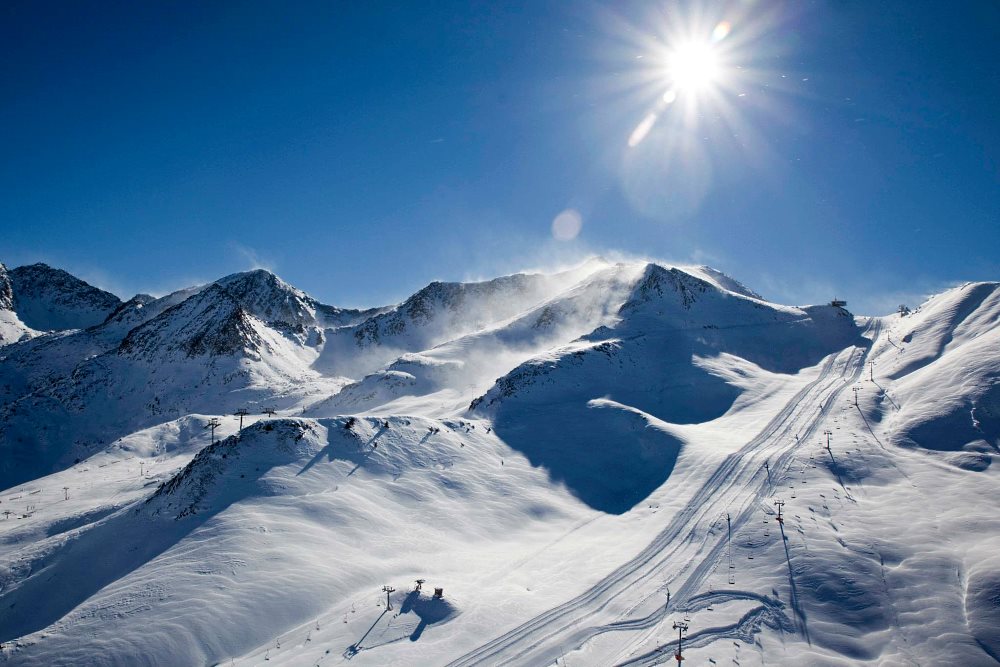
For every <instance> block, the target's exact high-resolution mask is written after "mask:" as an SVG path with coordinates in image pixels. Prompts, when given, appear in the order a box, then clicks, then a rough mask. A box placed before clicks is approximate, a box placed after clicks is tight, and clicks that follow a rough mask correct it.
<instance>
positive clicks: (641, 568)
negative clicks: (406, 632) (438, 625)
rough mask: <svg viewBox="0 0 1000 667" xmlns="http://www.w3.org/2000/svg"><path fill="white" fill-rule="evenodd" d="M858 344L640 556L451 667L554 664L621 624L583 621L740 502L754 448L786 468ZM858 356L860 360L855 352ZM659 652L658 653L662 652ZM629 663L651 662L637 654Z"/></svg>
mask: <svg viewBox="0 0 1000 667" xmlns="http://www.w3.org/2000/svg"><path fill="white" fill-rule="evenodd" d="M880 329H881V324H880V323H878V322H874V323H871V322H870V323H869V325H868V327H867V329H866V331H865V333H867V334H871V339H870V340H873V341H874V340H875V339H876V338H877V337H878V334H879V331H880ZM856 349H857V348H851V349H850V350H848V351H846V352H842V353H840V354H838V355H833V356H831V358H830V359H828V360H827V361H826V362H825V363H824V365H823V368H822V369H821V371H820V373H819V376H818V377H817V378H816V379H815V380H813V381H812V382H810V383H809V384H808V385H806V387H804V388H803V389H801V390H800V391H799V392H798V393H797V394H795V395H794V396H793V397H792V399H791V400H790V401H788V403H787V404H786V405H785V406H784V408H782V410H781V411H780V412H779V413H778V414H777V415H775V417H774V418H773V419H772V420H771V421H770V422H769V423H768V424H767V426H765V427H764V429H763V430H762V431H761V432H760V433H759V434H758V435H757V436H756V437H754V438H753V439H752V440H750V441H749V442H748V443H747V444H746V445H744V446H743V447H742V448H741V449H740V450H739V451H738V452H734V453H732V454H730V455H728V456H727V457H726V459H725V461H723V463H722V464H721V465H720V466H719V468H718V469H716V471H715V472H714V473H713V474H712V475H711V476H710V477H709V478H708V480H706V481H705V483H704V484H702V486H701V488H700V489H699V490H698V491H697V493H696V494H695V495H694V497H693V498H691V500H689V501H688V502H687V504H686V505H685V507H684V509H682V510H681V511H680V512H678V513H677V515H676V516H675V517H674V519H673V520H672V521H671V522H670V524H669V525H668V526H667V527H666V528H665V529H664V530H663V531H661V532H660V533H659V534H658V535H657V536H656V537H655V538H654V539H653V540H652V542H650V544H649V545H648V546H647V547H646V548H645V549H643V550H642V551H641V552H640V553H639V554H638V555H637V556H636V557H635V558H633V559H632V560H630V561H629V562H627V563H625V564H624V565H622V566H620V567H619V568H618V569H617V570H615V571H614V572H612V573H611V574H610V575H608V577H606V578H605V579H604V580H602V581H600V582H599V583H597V584H595V585H594V586H592V587H591V588H590V589H589V590H587V591H585V592H584V593H582V594H580V595H579V596H577V597H576V598H574V599H572V600H570V601H568V602H566V603H564V604H562V605H559V606H558V607H555V608H553V609H550V610H549V611H547V612H545V613H543V614H540V615H539V616H537V617H535V618H534V619H532V620H530V621H528V622H527V623H524V624H522V625H520V626H518V627H517V628H515V629H513V630H511V631H509V632H507V633H505V634H503V635H501V636H500V637H497V638H496V639H494V640H492V641H491V642H488V643H487V644H485V645H483V646H482V647H480V648H479V649H476V650H474V651H472V652H470V653H467V654H466V655H464V656H462V657H460V658H458V659H457V660H453V661H452V662H450V663H449V664H448V667H471V666H472V665H480V664H496V665H501V664H524V665H539V664H550V663H552V662H554V661H555V660H556V659H558V658H559V657H560V656H561V655H562V654H564V653H566V652H567V650H568V648H570V647H573V648H576V647H579V646H581V645H583V644H584V643H585V642H587V641H588V640H590V639H591V638H593V637H595V636H597V635H599V634H601V633H603V632H608V631H611V630H613V629H615V626H607V625H592V626H585V627H584V628H582V629H577V628H579V626H581V625H584V624H585V623H586V622H587V621H588V620H590V619H591V618H592V617H594V616H596V615H597V614H599V613H601V612H602V611H604V610H605V609H607V608H608V606H609V605H610V604H611V603H612V602H614V601H615V600H616V599H617V598H619V597H620V596H621V595H623V594H624V593H625V592H626V591H628V590H629V589H630V588H631V587H633V586H636V585H638V584H641V583H644V582H648V581H649V580H651V579H654V578H656V577H657V576H658V575H659V574H660V573H661V572H662V570H663V569H664V568H665V567H667V566H668V565H669V564H671V563H673V562H677V559H678V552H679V551H680V550H681V549H683V548H685V547H686V546H688V545H690V544H692V540H693V539H694V538H695V536H696V534H697V531H698V526H699V524H701V523H703V522H704V519H705V514H706V513H708V512H710V511H712V508H714V507H718V506H727V507H732V506H733V505H734V504H737V503H734V502H723V501H720V500H719V498H720V496H728V495H734V494H732V493H731V492H732V490H733V489H734V488H735V487H737V486H741V490H747V489H748V487H750V486H751V485H752V484H753V480H754V479H755V478H756V477H758V476H759V475H760V471H761V469H762V463H760V459H759V458H758V457H754V456H751V454H767V455H772V454H775V453H777V454H779V456H778V459H777V465H776V466H775V467H774V468H773V469H772V470H775V469H776V470H777V471H778V472H779V473H780V472H784V471H785V470H787V467H788V465H789V464H790V462H791V459H792V457H793V456H794V453H795V451H796V449H797V448H798V447H799V446H801V445H802V444H805V442H806V441H807V440H808V437H809V436H811V435H812V434H813V433H814V432H815V430H816V428H817V426H818V424H819V422H820V419H821V417H822V416H823V414H824V413H825V409H820V410H816V411H815V412H813V411H812V409H811V407H812V406H815V405H817V404H818V405H820V406H823V407H824V408H825V407H826V406H828V405H830V404H831V402H832V401H834V400H835V399H836V398H837V397H838V396H839V395H840V394H841V393H842V392H843V391H844V390H845V389H846V388H847V387H848V386H849V385H850V383H851V382H853V381H854V380H856V379H857V378H858V377H860V375H861V373H862V372H863V371H864V362H865V360H866V358H867V355H866V354H865V353H862V354H861V355H856V354H855V350H856ZM868 349H870V346H869V348H868ZM845 355H846V356H847V359H844V360H843V361H842V362H841V363H842V368H841V372H840V374H839V375H838V374H835V373H834V370H835V368H836V367H837V362H838V360H840V359H841V358H842V357H844V356H845ZM855 356H857V359H854V358H855ZM852 360H853V363H852ZM849 369H850V375H849V379H847V380H846V381H845V379H844V378H845V376H848V372H849ZM831 376H832V377H831ZM804 413H805V414H804ZM796 415H798V416H799V418H800V419H801V420H803V421H804V427H803V428H799V429H798V430H793V427H794V426H795V425H796V421H795V420H793V416H796ZM796 432H797V433H799V435H800V437H799V440H797V441H796V440H794V438H793V437H791V436H790V434H793V433H796ZM803 434H804V435H805V437H803ZM782 436H789V438H788V439H789V440H790V441H791V442H792V443H793V444H791V445H790V446H786V447H784V448H781V447H780V445H778V443H777V442H776V441H777V440H780V438H781V437H782ZM768 445H770V447H768ZM772 474H776V473H772ZM771 490H773V486H772V485H771V483H770V482H769V481H767V480H766V479H765V480H764V482H763V483H760V484H758V485H757V486H756V488H752V489H749V493H748V494H747V496H746V497H745V498H743V499H741V502H739V503H738V505H739V506H741V511H740V512H739V514H738V515H737V520H736V522H735V523H736V525H737V526H739V525H742V524H744V523H746V521H747V520H748V519H749V518H750V516H751V515H752V514H753V513H754V512H756V511H757V509H758V507H757V503H758V502H759V501H761V500H762V499H763V498H764V497H765V496H766V494H767V493H768V492H770V491H771ZM737 493H738V491H737ZM682 536H685V539H680V538H681V537H682ZM724 545H725V541H724V540H723V541H719V542H717V543H716V544H715V545H714V547H713V548H711V549H710V551H709V553H708V554H707V555H706V556H705V557H704V558H703V559H702V561H701V563H700V564H699V565H698V566H697V567H696V569H695V570H694V572H693V573H692V574H691V575H689V576H688V578H687V579H686V580H685V583H684V584H683V585H682V587H681V588H680V590H679V591H678V594H677V596H676V597H675V598H674V599H672V600H671V606H670V607H667V606H666V605H664V606H663V608H662V610H661V611H660V612H659V616H658V617H657V618H656V619H655V622H658V621H659V620H660V619H662V618H663V616H665V615H666V614H667V613H669V611H670V610H671V609H677V608H678V607H681V606H682V605H683V603H685V602H687V601H688V600H689V599H690V597H691V595H692V593H693V592H694V591H696V590H698V588H699V587H700V586H701V585H702V583H703V582H704V579H705V577H706V576H707V574H708V572H709V571H710V570H711V569H712V568H713V567H714V565H715V561H716V559H717V558H718V556H719V554H720V553H721V550H722V549H724ZM700 551H701V549H700V548H699V550H698V551H696V552H695V553H694V554H692V555H691V556H689V557H687V562H688V563H689V564H690V563H692V562H694V559H695V558H696V557H697V556H698V553H699V552H700ZM627 613H628V612H627V611H626V614H627ZM655 622H654V621H653V620H650V622H649V624H651V625H655ZM655 653H659V651H657V652H655ZM649 659H650V660H651V661H653V662H655V661H656V659H657V658H655V656H650V658H649ZM623 664H651V663H650V662H642V661H639V662H635V661H634V660H632V661H629V662H626V663H623Z"/></svg>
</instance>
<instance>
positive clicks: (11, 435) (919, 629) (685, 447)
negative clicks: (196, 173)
mask: <svg viewBox="0 0 1000 667" xmlns="http://www.w3.org/2000/svg"><path fill="white" fill-rule="evenodd" d="M32 269H33V270H32V272H30V273H29V274H26V275H29V277H31V276H37V275H41V276H42V278H44V276H45V275H46V274H45V273H44V271H43V270H42V269H39V268H37V267H32ZM22 273H24V272H22ZM67 275H68V274H67ZM0 277H2V276H0ZM61 280H62V282H60V283H59V285H60V286H61V287H60V288H61V289H63V291H64V292H65V290H67V289H68V290H69V291H70V292H71V294H70V297H72V298H70V297H67V296H66V294H65V293H60V296H59V299H58V303H70V304H71V305H72V307H73V308H74V309H75V310H74V311H73V312H88V313H91V312H93V308H94V306H93V304H104V305H103V306H101V307H106V308H108V309H109V312H108V313H107V315H106V320H104V321H102V323H99V324H94V325H90V326H89V328H85V329H69V330H65V329H63V330H55V331H50V332H46V331H44V330H43V329H33V328H31V327H29V326H25V327H24V331H25V333H24V334H19V335H22V336H23V338H22V339H21V340H20V341H19V342H8V343H7V344H6V345H3V346H0V385H3V391H4V392H5V393H4V397H5V403H4V407H3V410H2V413H0V448H2V454H3V455H4V457H5V458H6V459H7V461H17V462H27V463H25V465H26V466H27V467H26V468H23V467H22V468H16V469H15V468H14V467H12V466H10V465H8V466H7V467H4V469H3V474H4V479H5V480H6V483H5V484H4V485H3V486H4V489H5V490H4V491H2V492H0V641H2V642H3V648H2V650H0V660H2V661H4V662H5V663H7V664H16V665H230V664H233V665H272V664H275V665H385V664H390V665H448V666H453V667H459V666H466V665H555V666H558V667H568V666H573V667H579V666H580V665H602V666H603V665H664V664H677V660H676V654H677V653H678V651H680V652H681V653H682V654H683V663H682V664H686V665H713V664H714V665H723V664H725V665H734V664H738V665H741V666H746V665H764V664H767V665H918V664H955V665H974V666H975V665H991V664H997V662H998V658H1000V556H997V554H1000V519H998V518H996V501H997V500H998V499H1000V480H998V478H997V474H998V473H997V467H996V466H992V465H991V463H992V460H993V458H994V457H995V455H996V452H997V447H998V445H1000V442H998V438H1000V345H998V343H1000V333H998V331H1000V328H998V326H997V324H998V322H1000V285H998V284H997V283H975V284H966V285H962V286H959V287H956V288H954V289H951V290H948V291H946V292H944V293H942V294H939V295H936V296H934V297H931V298H930V299H929V300H928V301H926V302H925V303H924V304H922V305H920V306H919V307H918V308H916V309H915V310H914V311H913V312H908V313H896V314H892V315H887V316H882V317H863V316H855V315H852V314H851V313H849V312H848V311H847V310H846V309H845V308H843V307H840V306H834V305H820V306H809V307H789V306H782V305H778V304H773V303H770V302H768V301H766V300H764V299H763V298H761V297H760V296H759V295H757V294H756V293H755V292H753V291H751V290H749V289H748V288H746V287H744V286H742V285H740V284H739V283H738V282H736V281H734V280H732V279H731V278H728V277H726V276H724V275H722V274H720V273H719V272H717V271H714V270H712V269H709V268H707V267H683V266H681V267H673V266H670V265H667V264H664V263H651V262H626V263H618V264H612V263H608V262H604V261H600V260H593V261H590V262H588V263H586V264H584V265H582V266H579V267H573V268H571V269H569V270H566V271H560V272H558V273H554V274H545V275H543V274H518V275H517V276H512V277H504V278H502V279H498V280H497V281H487V282H483V283H466V284H462V283H432V284H431V285H429V286H428V287H426V288H424V289H423V290H420V291H419V292H418V293H416V294H415V295H414V296H413V297H411V298H410V299H409V300H407V301H406V302H404V303H403V304H400V305H399V306H389V307H385V308H377V309H373V310H371V311H350V310H343V309H335V308H332V307H330V306H324V305H323V304H319V303H318V302H315V301H314V300H312V299H311V298H310V297H308V296H307V295H305V294H303V293H302V292H300V291H298V290H295V289H294V288H292V287H290V286H288V285H285V284H284V283H282V282H281V281H280V280H278V279H276V278H274V277H273V276H270V274H265V273H264V272H252V273H251V274H238V275H237V276H228V277H226V278H224V279H222V280H220V281H218V282H217V283H214V284H212V285H209V286H199V287H197V288H192V289H191V290H186V291H184V292H183V293H178V294H175V295H169V296H167V297H163V299H162V300H153V299H152V298H151V297H150V298H144V299H140V300H139V301H135V300H133V301H129V302H125V303H124V304H121V305H117V306H116V305H115V303H113V302H111V301H110V300H109V299H108V298H107V297H105V296H103V295H96V296H95V295H94V294H92V293H90V292H87V291H85V290H83V288H77V287H74V286H73V285H72V284H70V283H68V282H67V281H66V279H61ZM67 285H68V287H67ZM234 285H235V286H236V287H234ZM87 287H89V286H87ZM15 288H16V285H15ZM91 289H92V288H91ZM32 294H35V295H38V294H42V295H44V294H45V291H44V290H41V289H38V288H37V287H34V288H33V291H32ZM16 296H17V293H16V289H15V291H14V297H15V299H13V300H8V301H9V302H10V303H8V308H7V310H8V311H9V316H8V318H7V321H11V322H18V321H24V322H28V321H29V320H30V319H31V317H34V318H35V320H36V321H37V320H38V317H39V315H38V313H47V315H46V316H47V317H48V318H49V320H50V321H56V320H58V317H59V316H60V312H59V308H58V306H57V305H51V304H50V305H49V306H47V305H46V303H47V302H45V301H44V299H41V301H39V298H41V297H36V298H35V301H34V302H32V308H33V310H32V313H30V314H29V315H30V317H29V316H25V317H20V316H19V315H18V313H17V311H16ZM158 301H159V303H158ZM11 303H13V304H14V305H13V306H12V305H11ZM53 303H56V301H54V302H53ZM81 303H83V304H84V305H81ZM140 303H141V307H137V306H136V304H140ZM130 304H131V305H130ZM84 306H86V307H84ZM46 307H48V310H45V308H46ZM88 309H89V310H88ZM144 311H145V312H144ZM19 318H20V319H19ZM97 319H100V318H97ZM122 322H126V323H127V324H122ZM74 355H75V356H74ZM240 408H246V409H247V413H248V414H247V415H246V416H245V417H244V420H243V428H242V431H240V430H239V427H238V424H239V418H238V417H236V416H234V412H235V411H236V410H238V409H240ZM266 409H267V410H270V409H273V410H274V412H273V413H272V412H270V411H269V412H267V413H265V410H266ZM213 421H217V422H218V423H219V425H218V426H217V427H215V428H214V429H213V428H211V426H210V425H211V424H212V423H213ZM213 431H214V442H213ZM24 470H28V471H29V472H30V474H29V473H25V472H24ZM776 501H777V502H776ZM779 510H780V511H781V519H782V520H781V521H780V522H779V521H778V520H777V519H778V511H779ZM418 582H419V583H418ZM436 589H441V590H440V595H438V594H437V593H436ZM679 636H680V638H681V641H682V644H681V646H680V647H679V646H678V638H679Z"/></svg>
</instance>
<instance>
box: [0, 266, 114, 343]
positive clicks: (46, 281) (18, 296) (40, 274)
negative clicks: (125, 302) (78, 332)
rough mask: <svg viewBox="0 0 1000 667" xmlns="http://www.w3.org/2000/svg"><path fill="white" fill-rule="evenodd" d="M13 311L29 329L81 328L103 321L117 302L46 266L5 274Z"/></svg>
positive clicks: (95, 289) (21, 267)
mask: <svg viewBox="0 0 1000 667" xmlns="http://www.w3.org/2000/svg"><path fill="white" fill-rule="evenodd" d="M7 275H8V277H9V280H10V285H11V291H12V295H13V299H12V302H13V310H14V311H16V312H17V314H18V316H19V317H20V318H21V320H22V321H23V322H24V323H25V324H26V325H27V326H29V327H31V328H32V329H38V330H42V331H45V330H55V329H83V328H86V327H90V326H94V325H95V324H100V323H101V322H103V321H104V320H105V319H106V318H107V317H108V315H110V314H111V313H112V312H113V311H114V310H115V309H116V308H118V306H119V305H121V300H120V299H119V298H118V297H116V296H115V295H114V294H111V293H109V292H105V291H104V290H101V289H98V288H96V287H94V286H93V285H91V284H89V283H87V282H85V281H83V280H80V279H79V278H77V277H76V276H74V275H72V274H70V273H67V272H66V271H63V270H62V269H55V268H52V267H51V266H49V265H48V264H42V263H37V264H30V265H27V266H19V267H18V268H16V269H13V270H11V271H9V272H7Z"/></svg>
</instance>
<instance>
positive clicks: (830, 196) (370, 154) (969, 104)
mask: <svg viewBox="0 0 1000 667" xmlns="http://www.w3.org/2000/svg"><path fill="white" fill-rule="evenodd" d="M694 9H699V10H700V11H701V12H702V13H705V14H708V15H711V16H718V17H719V18H727V19H728V18H731V17H741V18H740V19H739V20H733V23H734V26H733V33H732V35H731V36H730V38H729V40H731V41H733V42H734V43H739V42H740V40H741V38H744V37H745V36H746V35H748V34H750V33H754V34H756V36H755V37H753V38H752V39H744V42H745V43H744V44H743V46H741V47H740V48H739V49H738V50H737V49H736V48H735V47H734V59H736V60H738V62H739V63H741V64H743V65H745V66H746V68H747V70H750V69H752V70H754V71H756V72H757V73H758V74H757V75H756V76H753V77H747V78H746V79H745V80H742V81H734V82H733V83H732V86H733V87H732V90H730V91H728V92H727V93H726V97H725V99H726V104H727V106H728V108H729V109H731V110H732V112H733V113H734V114H735V116H736V117H737V118H738V119H739V121H740V123H741V127H742V128H743V129H746V130H748V132H746V133H744V132H738V133H737V134H738V136H736V137H734V136H733V132H732V127H731V126H730V125H727V124H726V123H724V122H723V121H722V118H721V117H720V115H719V114H718V113H717V109H712V108H709V107H708V106H705V107H704V108H702V109H701V111H702V113H701V117H700V118H699V119H698V122H697V124H696V125H694V126H691V127H685V128H679V126H678V125H677V124H670V123H668V122H666V121H664V122H662V123H658V124H657V126H656V127H654V130H653V132H652V133H651V134H650V136H649V138H648V139H647V141H646V142H644V144H641V145H640V146H639V147H637V149H629V148H628V146H627V140H628V137H629V135H630V134H631V132H632V130H633V129H634V128H635V126H636V125H637V124H638V123H639V122H640V121H641V120H642V118H643V117H644V115H645V114H646V113H647V111H648V110H649V108H650V105H652V104H653V102H654V100H655V99H656V98H657V97H658V96H659V95H660V94H661V93H662V90H661V89H659V88H657V87H656V86H644V85H643V83H642V82H643V72H644V71H648V70H644V69H643V68H644V67H648V63H649V62H651V60H655V54H654V53H652V52H651V51H650V50H649V49H648V48H647V46H648V44H649V43H651V42H652V41H653V38H655V37H656V35H657V34H658V33H660V32H662V30H663V28H664V26H665V25H672V21H674V20H678V19H679V17H683V16H690V15H691V14H692V12H693V11H694ZM757 33H759V34H757ZM998 43H1000V3H996V2H992V1H990V0H983V1H982V2H975V1H973V0H970V1H968V2H956V3H940V2H932V1H930V0H928V1H915V2H902V1H900V2H868V1H860V0H859V1H851V0H841V1H837V2H799V1H796V2H788V3H780V2H771V1H768V2H764V1H763V0H761V2H759V3H756V4H755V3H749V2H745V1H740V2H730V3H704V2H703V3H698V4H697V5H694V4H692V3H684V4H683V5H681V4H678V3H669V2H667V3H665V2H660V3H641V2H591V3H574V2H556V1H552V2H547V1H544V0H531V1H524V2H505V3H493V2H463V3H458V2H435V3H398V2H396V3H380V2H360V3H349V2H315V3H310V2H295V3H279V2H257V3H248V2H233V3H225V2H211V3H194V2H190V3H188V2H172V3H153V2H148V3H147V2H141V3H135V2H122V3H82V2H63V3H60V2H5V3H3V4H0V96H2V97H0V145H2V146H3V152H4V159H3V160H2V161H0V239H2V240H0V261H3V262H4V263H6V264H7V265H8V266H16V265H19V264H23V263H28V262H32V261H39V260H41V261H47V262H50V263H53V264H55V265H58V266H61V267H64V268H67V269H69V270H71V271H74V272H75V273H77V274H78V275H81V276H82V277H85V278H87V279H90V280H91V281H93V282H95V283H97V284H101V285H102V286H105V287H108V288H111V289H112V290H114V291H116V292H118V293H120V294H121V296H129V295H130V293H132V292H135V291H140V290H142V291H154V292H163V291H166V290H168V289H171V288H176V287H180V286H183V285H187V284H191V283H194V282H198V281H202V280H207V279H213V278H217V277H219V276H221V275H224V274H226V273H231V272H233V271H237V270H243V269H246V268H249V267H251V266H252V265H255V264H259V265H264V266H267V267H269V268H272V269H274V270H275V271H276V272H277V273H278V274H279V275H281V276H282V277H284V278H285V279H286V280H288V281H289V282H291V283H293V284H295V285H296V286H298V287H301V288H302V289H305V290H306V291H307V292H309V293H311V294H313V295H314V296H316V297H318V298H320V299H322V300H324V301H327V302H331V303H334V304H338V305H374V304H378V303H383V302H390V301H395V300H398V299H400V298H402V297H405V296H406V295H407V294H408V293H410V292H412V291H414V290H415V289H418V288H419V287H420V286H422V285H423V284H426V283H427V282H429V281H430V280H433V279H445V280H459V279H468V278H474V277H482V276H491V275H495V274H497V273H499V272H504V271H513V270H518V269H520V268H528V267H542V266H546V265H552V264H555V263H559V262H569V261H572V260H573V259H574V258H578V257H582V256H584V255H586V254H588V253H601V254H613V253H615V252H621V253H626V254H639V255H647V256H653V257H661V258H664V259H668V260H676V261H692V260H693V261H698V262H701V263H707V264H710V265H713V266H716V267H717V268H720V269H722V270H724V271H726V272H727V273H730V274H731V275H733V276H734V277H736V278H738V279H740V280H743V281H744V282H746V283H747V284H748V285H750V286H751V287H753V288H754V289H756V290H757V291H760V292H762V293H764V295H765V296H768V297H769V298H773V299H775V300H778V301H783V302H792V303H807V302H815V301H821V300H828V299H829V298H831V297H832V296H834V293H835V294H836V295H838V296H841V297H844V298H847V299H848V300H850V301H851V303H852V305H855V306H856V308H855V309H856V311H857V312H866V313H871V314H874V313H880V312H882V311H885V310H888V309H891V308H892V307H893V306H894V305H895V304H896V303H899V302H900V301H908V302H910V303H911V305H912V302H913V301H914V300H916V298H917V297H918V296H919V295H921V294H924V293H926V292H927V291H928V290H934V289H939V288H941V287H943V286H946V285H947V284H949V283H952V282H954V281H962V280H984V279H993V280H997V279H1000V224H998V223H1000V220H998V217H1000V121H998V118H1000V114H998V111H997V110H998V109H1000V74H998V69H1000V58H998V57H997V46H996V45H997V44H998ZM637 56H643V57H642V58H641V59H640V58H637ZM739 93H743V94H744V97H738V94H739ZM667 113H669V111H668V112H667ZM678 131H684V132H688V133H690V136H689V137H688V138H687V140H689V141H691V142H695V143H697V145H698V148H697V151H698V154H699V155H700V156H701V157H700V159H698V160H695V161H694V162H690V161H686V160H685V159H677V156H672V155H669V154H666V153H664V152H663V151H662V150H660V147H662V146H663V145H666V143H669V141H670V140H671V138H672V135H671V134H670V133H672V132H678ZM748 135H749V136H752V137H753V138H754V140H753V141H748V140H747V139H746V137H747V136H748ZM689 181H692V182H697V183H699V184H700V186H701V190H700V193H699V195H698V196H691V197H686V196H685V195H684V194H683V193H684V192H686V191H687V190H686V189H685V188H687V187H688V184H689ZM678 193H681V194H680V195H678ZM678 196H679V197H680V199H679V200H678V199H677V197H678ZM570 207H571V208H574V209H576V210H578V211H579V212H580V213H581V215H582V218H583V221H584V222H583V229H582V232H581V233H580V236H579V237H578V238H577V239H576V240H575V241H570V242H560V241H556V240H554V239H553V238H552V236H551V232H550V224H551V221H552V219H553V218H554V217H555V216H556V215H557V214H558V213H559V212H560V211H562V210H564V209H566V208H570Z"/></svg>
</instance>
